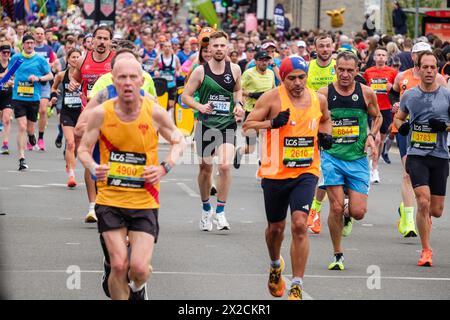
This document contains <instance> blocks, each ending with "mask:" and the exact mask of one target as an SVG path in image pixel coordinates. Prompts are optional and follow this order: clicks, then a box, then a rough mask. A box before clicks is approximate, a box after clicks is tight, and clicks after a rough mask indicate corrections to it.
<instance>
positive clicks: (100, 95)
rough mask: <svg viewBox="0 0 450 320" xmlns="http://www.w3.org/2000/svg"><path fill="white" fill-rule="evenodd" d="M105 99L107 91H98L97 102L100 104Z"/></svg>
mask: <svg viewBox="0 0 450 320" xmlns="http://www.w3.org/2000/svg"><path fill="white" fill-rule="evenodd" d="M106 100H108V91H107V90H106V89H104V90H102V91H100V92H99V93H98V96H97V102H98V104H102V103H103V102H105V101H106Z"/></svg>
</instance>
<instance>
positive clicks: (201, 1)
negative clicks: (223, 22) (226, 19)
mask: <svg viewBox="0 0 450 320" xmlns="http://www.w3.org/2000/svg"><path fill="white" fill-rule="evenodd" d="M193 4H194V7H195V8H197V10H198V12H200V14H201V15H202V16H203V18H205V20H206V21H207V22H208V24H209V26H210V27H217V26H219V18H218V17H217V13H216V10H215V9H214V5H213V3H212V1H211V0H194V1H193Z"/></svg>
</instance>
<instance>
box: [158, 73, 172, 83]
mask: <svg viewBox="0 0 450 320" xmlns="http://www.w3.org/2000/svg"><path fill="white" fill-rule="evenodd" d="M160 76H161V78H163V79H166V80H167V82H173V81H174V79H175V77H174V75H173V74H172V73H166V72H161V73H160Z"/></svg>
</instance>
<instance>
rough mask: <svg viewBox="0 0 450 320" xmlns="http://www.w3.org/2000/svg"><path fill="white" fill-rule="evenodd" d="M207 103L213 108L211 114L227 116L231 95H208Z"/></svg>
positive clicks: (229, 109)
mask: <svg viewBox="0 0 450 320" xmlns="http://www.w3.org/2000/svg"><path fill="white" fill-rule="evenodd" d="M208 103H209V104H210V105H211V106H212V108H213V112H212V114H213V115H217V116H228V115H229V114H230V111H231V97H228V96H224V95H221V94H219V95H210V97H209V101H208Z"/></svg>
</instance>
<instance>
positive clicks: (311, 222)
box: [306, 209, 317, 228]
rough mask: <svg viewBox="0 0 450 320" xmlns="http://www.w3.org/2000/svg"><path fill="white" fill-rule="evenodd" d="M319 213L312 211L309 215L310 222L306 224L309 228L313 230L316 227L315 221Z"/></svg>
mask: <svg viewBox="0 0 450 320" xmlns="http://www.w3.org/2000/svg"><path fill="white" fill-rule="evenodd" d="M316 214H317V211H316V210H315V209H311V210H310V211H309V215H308V221H307V222H306V224H307V226H308V228H311V227H312V226H313V225H314V219H315V218H316Z"/></svg>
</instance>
